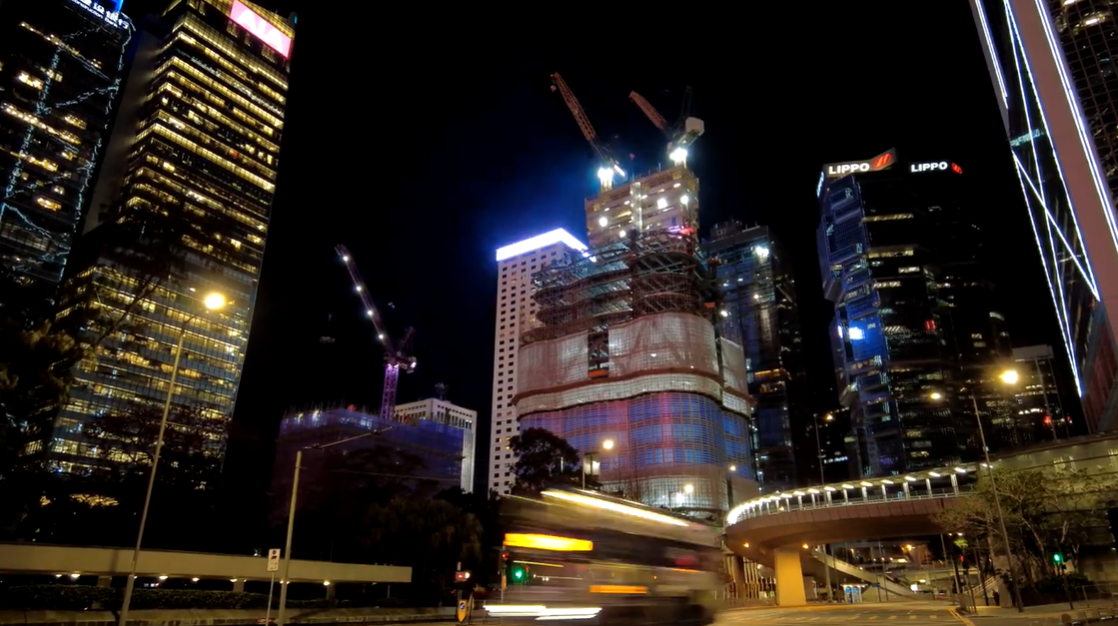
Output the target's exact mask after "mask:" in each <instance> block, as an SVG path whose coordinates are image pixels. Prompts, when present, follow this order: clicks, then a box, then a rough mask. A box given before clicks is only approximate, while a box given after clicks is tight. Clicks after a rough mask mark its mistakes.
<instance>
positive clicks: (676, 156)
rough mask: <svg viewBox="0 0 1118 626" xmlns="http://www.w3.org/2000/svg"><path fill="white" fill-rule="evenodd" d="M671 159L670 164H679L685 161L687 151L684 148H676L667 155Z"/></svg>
mask: <svg viewBox="0 0 1118 626" xmlns="http://www.w3.org/2000/svg"><path fill="white" fill-rule="evenodd" d="M668 156H669V157H671V159H672V163H675V164H677V165H678V164H680V163H683V162H684V161H686V160H687V150H686V149H685V148H676V149H675V150H672V153H671V154H669V155H668Z"/></svg>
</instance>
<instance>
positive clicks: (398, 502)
mask: <svg viewBox="0 0 1118 626" xmlns="http://www.w3.org/2000/svg"><path fill="white" fill-rule="evenodd" d="M366 520H367V524H368V527H369V529H370V532H369V533H368V535H366V545H365V549H366V552H367V554H368V556H369V558H370V559H371V561H372V562H375V563H389V564H391V565H410V566H411V567H412V581H413V584H412V585H411V587H413V593H414V594H415V597H416V599H422V600H428V601H430V600H437V601H438V602H439V603H440V604H441V602H442V600H443V598H444V597H445V596H446V593H447V590H448V589H450V586H451V584H452V583H453V581H454V572H455V570H456V566H457V564H458V563H459V562H461V563H462V566H463V567H464V568H465V569H472V568H476V567H477V566H479V565H480V564H481V563H482V550H481V538H482V534H483V532H484V529H483V528H482V526H481V523H480V522H478V519H477V517H475V516H474V515H473V514H472V513H467V512H465V511H463V510H462V509H459V508H458V507H456V506H454V505H453V504H451V503H449V502H447V501H446V500H440V499H421V498H397V499H395V500H393V501H392V502H389V503H388V504H387V505H386V506H373V507H371V508H370V509H369V513H368V516H367V518H366Z"/></svg>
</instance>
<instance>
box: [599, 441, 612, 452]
mask: <svg viewBox="0 0 1118 626" xmlns="http://www.w3.org/2000/svg"><path fill="white" fill-rule="evenodd" d="M602 449H603V450H613V439H606V440H605V441H603V442H602Z"/></svg>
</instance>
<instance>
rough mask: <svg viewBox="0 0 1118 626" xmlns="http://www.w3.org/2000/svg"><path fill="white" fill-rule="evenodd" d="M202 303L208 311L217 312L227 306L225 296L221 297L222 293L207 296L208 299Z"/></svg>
mask: <svg viewBox="0 0 1118 626" xmlns="http://www.w3.org/2000/svg"><path fill="white" fill-rule="evenodd" d="M202 303H203V304H205V305H206V308H207V309H209V310H211V311H216V310H218V309H220V308H221V307H223V306H225V296H223V295H221V294H220V293H211V294H210V295H208V296H206V299H205V300H203V301H202Z"/></svg>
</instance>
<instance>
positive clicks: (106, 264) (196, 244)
mask: <svg viewBox="0 0 1118 626" xmlns="http://www.w3.org/2000/svg"><path fill="white" fill-rule="evenodd" d="M293 37H294V28H293V26H292V24H291V23H290V22H288V21H287V20H286V19H284V18H281V17H279V16H277V15H274V14H272V13H269V12H267V11H265V10H264V9H262V8H260V7H258V6H256V5H254V4H252V3H250V2H247V1H242V0H179V1H175V2H172V3H171V4H170V8H168V9H167V10H166V11H165V12H164V13H163V15H162V18H161V20H160V21H159V23H158V24H152V25H151V27H150V28H149V30H147V31H146V32H142V33H138V34H137V38H136V42H135V45H136V50H135V59H134V62H133V66H132V69H131V70H130V74H129V77H128V85H127V87H126V88H125V93H124V95H123V101H122V103H121V106H120V111H119V115H118V117H117V121H116V128H115V130H114V133H113V137H112V139H111V141H110V143H109V146H108V150H107V153H106V161H105V163H104V165H103V166H102V170H101V173H100V175H99V177H98V181H97V188H96V189H95V190H94V194H93V195H94V198H95V200H94V204H95V206H96V207H97V209H99V210H100V211H99V213H98V214H97V215H91V217H90V220H89V224H88V225H87V229H90V226H95V227H93V228H92V229H90V230H89V232H88V234H87V235H86V236H85V239H87V240H88V242H89V243H88V246H84V245H83V248H85V249H84V251H83V252H82V254H84V255H86V256H85V258H84V259H82V262H81V264H80V265H79V264H78V263H77V261H75V263H72V264H71V265H72V266H77V267H75V268H73V271H72V272H71V273H72V277H71V278H69V279H68V281H67V286H66V289H64V293H68V294H70V295H69V297H71V298H73V299H74V300H79V299H81V300H84V301H86V302H89V303H90V304H91V306H92V307H93V312H94V320H93V322H91V323H90V325H89V326H88V331H89V339H91V340H92V339H94V338H100V339H101V340H100V343H99V344H98V345H97V347H96V350H95V352H94V353H93V354H92V355H91V356H90V357H89V358H88V359H86V360H85V361H83V362H82V363H80V364H79V366H78V367H77V372H76V375H77V382H76V384H75V387H74V389H73V390H72V393H71V396H70V401H69V403H68V404H67V405H66V407H65V408H64V409H63V411H62V412H61V415H60V416H59V418H58V420H57V422H56V428H55V434H54V436H55V439H54V441H53V442H52V443H51V448H50V451H51V452H53V453H54V455H55V458H56V459H57V460H58V463H59V467H60V468H61V469H63V470H79V471H80V470H81V467H82V466H83V465H84V464H87V463H88V462H89V458H90V456H92V455H93V454H94V453H95V452H94V451H93V450H90V449H89V447H88V445H87V444H86V443H85V442H84V441H83V439H82V435H81V432H82V424H83V423H84V422H86V421H88V420H93V419H96V418H97V417H98V416H101V415H104V414H105V413H108V412H113V411H126V410H131V409H134V408H136V407H160V408H161V407H162V404H163V402H164V400H165V398H166V397H167V394H168V390H169V388H170V387H169V386H170V380H169V379H170V375H171V372H172V370H173V369H174V367H173V364H174V363H176V354H175V352H176V350H175V346H176V344H177V342H178V339H179V337H180V333H184V334H185V336H184V339H183V344H182V345H183V350H182V353H181V354H180V355H178V357H180V358H179V359H178V361H177V362H178V364H179V371H178V378H177V381H176V383H175V387H174V389H173V395H172V405H173V412H176V411H181V410H193V411H197V412H200V413H201V415H202V416H204V417H206V418H210V419H211V420H212V423H213V424H214V426H215V428H214V432H213V442H214V446H213V450H212V451H213V452H215V453H221V451H222V450H223V449H224V428H223V426H224V423H225V420H227V419H228V417H229V416H230V415H231V413H232V411H233V406H234V402H235V400H236V396H237V388H238V385H239V384H240V377H241V367H242V365H243V362H244V353H245V347H246V345H247V343H248V332H249V326H250V323H251V320H252V310H253V305H254V301H255V299H256V291H257V286H258V281H259V278H260V269H261V263H262V260H263V254H264V240H265V238H266V236H267V233H268V223H269V219H270V214H271V207H272V200H273V198H274V195H275V189H276V172H277V169H278V165H279V150H280V141H281V137H282V134H283V129H284V108H285V106H286V99H287V96H286V94H287V88H288V74H289V70H290V61H289V56H290V54H291V45H292V38H293ZM148 212H151V213H150V214H157V215H169V216H171V217H172V218H174V219H176V220H179V223H181V224H186V225H188V226H184V227H183V229H182V230H181V231H178V232H181V233H182V234H181V236H180V235H175V242H176V243H181V245H182V247H184V248H185V249H186V250H187V253H186V254H185V255H184V258H181V259H179V260H178V261H179V263H178V267H176V268H175V271H174V272H173V275H172V274H169V273H160V274H155V275H153V274H152V273H150V270H151V267H142V266H140V265H139V264H138V263H137V262H136V261H137V260H136V258H135V255H132V254H129V253H128V251H127V250H124V251H122V250H121V249H120V248H119V247H116V248H113V247H111V246H109V247H99V245H98V244H99V243H100V242H102V241H105V240H111V239H112V235H113V233H114V232H118V231H115V230H114V229H122V228H125V227H126V226H127V225H128V224H129V223H131V222H133V221H134V220H136V219H137V216H140V215H147V214H149V213H148ZM98 221H99V224H98V223H97V222H98ZM172 232H175V231H172ZM211 292H217V293H219V294H221V295H222V296H223V297H224V300H225V306H224V307H223V308H222V309H221V310H219V311H213V312H208V313H207V312H206V310H205V307H203V305H202V298H203V297H204V295H205V294H209V293H211ZM66 297H67V296H64V299H65V298H66ZM67 305H68V303H67V302H65V301H64V303H63V306H64V307H65V306H67ZM172 420H173V417H172Z"/></svg>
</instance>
